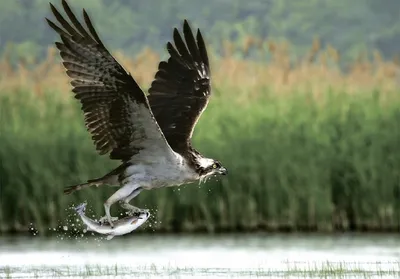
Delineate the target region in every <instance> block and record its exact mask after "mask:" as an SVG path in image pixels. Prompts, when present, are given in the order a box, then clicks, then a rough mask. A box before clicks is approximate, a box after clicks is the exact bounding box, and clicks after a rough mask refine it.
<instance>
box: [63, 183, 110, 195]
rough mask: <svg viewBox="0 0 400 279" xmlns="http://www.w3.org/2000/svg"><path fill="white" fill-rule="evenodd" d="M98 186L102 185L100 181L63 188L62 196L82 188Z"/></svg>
mask: <svg viewBox="0 0 400 279" xmlns="http://www.w3.org/2000/svg"><path fill="white" fill-rule="evenodd" d="M100 184H102V181H101V179H92V180H88V181H87V182H86V183H81V184H76V185H72V186H68V187H65V188H64V194H66V195H69V194H71V193H73V192H75V191H79V190H82V189H84V188H88V187H90V186H99V185H100Z"/></svg>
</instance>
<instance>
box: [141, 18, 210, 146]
mask: <svg viewBox="0 0 400 279" xmlns="http://www.w3.org/2000/svg"><path fill="white" fill-rule="evenodd" d="M183 35H184V39H185V42H186V44H185V42H184V40H183V39H182V37H181V35H180V34H179V32H178V30H177V29H176V28H175V29H174V34H173V38H174V44H175V47H174V46H173V45H172V44H171V43H170V42H168V43H167V50H168V52H169V54H170V58H169V59H168V61H162V62H160V64H159V66H158V71H157V73H156V75H155V79H154V81H153V82H152V84H151V87H150V89H149V96H148V100H149V103H150V106H151V109H152V111H153V114H154V116H155V118H156V120H157V122H158V125H159V126H160V128H161V130H162V131H163V133H164V136H165V138H166V139H167V141H168V143H169V145H170V146H171V147H172V149H174V151H175V152H178V153H181V154H182V153H184V152H185V151H186V150H187V148H188V147H189V146H190V144H191V143H190V141H191V137H192V133H193V130H194V127H195V125H196V123H197V121H198V119H199V117H200V116H201V114H202V112H203V111H204V109H205V108H206V106H207V104H208V99H209V97H210V94H211V88H210V65H209V61H208V56H207V50H206V47H205V44H204V40H203V37H202V35H201V33H200V30H198V31H197V36H196V39H197V40H195V38H194V36H193V33H192V30H191V28H190V26H189V24H188V22H187V21H186V20H185V21H184V24H183Z"/></svg>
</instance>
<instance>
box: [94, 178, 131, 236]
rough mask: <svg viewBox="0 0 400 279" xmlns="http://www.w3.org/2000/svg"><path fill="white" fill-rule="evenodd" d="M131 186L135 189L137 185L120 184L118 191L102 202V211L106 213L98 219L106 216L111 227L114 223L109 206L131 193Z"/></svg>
mask: <svg viewBox="0 0 400 279" xmlns="http://www.w3.org/2000/svg"><path fill="white" fill-rule="evenodd" d="M132 188H133V189H136V188H137V186H135V185H132V184H126V185H124V186H122V187H121V188H120V189H119V190H118V191H116V192H115V193H114V194H113V195H112V196H111V197H109V198H108V199H107V200H106V202H105V203H104V211H105V213H106V215H105V216H104V217H102V218H101V219H100V220H104V219H105V218H107V219H106V220H107V221H108V223H109V224H110V226H111V227H112V228H113V227H114V224H113V218H112V217H111V214H110V208H111V206H112V205H113V204H114V203H116V202H117V201H120V200H122V199H124V198H126V197H128V196H129V195H130V194H131V193H132ZM117 219H118V218H117ZM114 221H115V217H114Z"/></svg>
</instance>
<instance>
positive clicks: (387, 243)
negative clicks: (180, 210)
mask: <svg viewBox="0 0 400 279" xmlns="http://www.w3.org/2000/svg"><path fill="white" fill-rule="evenodd" d="M399 262H400V236H399V235H360V234H337V235H330V236H326V235H316V234H315V235H314V234H307V235H292V234H281V235H280V234H235V235H230V234H228V235H214V236H210V235H162V234H150V235H149V234H146V235H145V234H134V233H132V234H130V235H129V236H123V237H115V238H114V239H112V240H110V241H107V240H105V239H101V238H98V237H86V236H85V237H82V238H81V237H78V238H70V239H68V238H65V237H62V236H58V237H53V238H44V237H38V236H35V237H0V277H5V276H9V277H11V278H26V277H32V278H33V277H39V278H54V277H59V278H62V277H64V276H67V275H68V278H74V276H75V277H77V278H82V275H85V276H86V277H90V276H91V275H96V276H95V277H93V278H100V274H102V275H113V274H114V275H115V274H118V275H119V276H120V277H121V278H215V277H217V278H232V277H235V278H257V277H259V278H263V277H268V278H278V277H280V278H282V276H283V277H285V278H288V277H290V278H297V277H302V278H305V277H311V276H313V275H315V276H317V275H318V274H317V273H318V270H320V271H321V272H322V274H325V275H331V274H326V273H327V272H328V271H329V270H331V271H332V272H334V273H337V272H342V273H343V274H344V275H346V274H347V275H346V278H358V277H360V278H366V277H367V278H374V277H377V278H396V277H399V278H400V264H399ZM386 271H388V272H386ZM72 275H74V276H72ZM320 275H321V274H320ZM332 275H334V274H332ZM397 275H398V276H397ZM349 276H350V277H349ZM393 276H394V277H393ZM317 277H319V276H317ZM104 278H106V277H104ZM107 278H115V276H112V277H107ZM328 278H329V277H328ZM332 278H333V277H332ZM336 278H337V277H336Z"/></svg>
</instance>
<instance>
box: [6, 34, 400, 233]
mask: <svg viewBox="0 0 400 279" xmlns="http://www.w3.org/2000/svg"><path fill="white" fill-rule="evenodd" d="M264 48H267V49H268V50H269V53H272V57H273V59H272V61H271V62H270V63H268V64H263V63H257V62H251V61H244V60H238V59H234V58H233V57H231V56H230V55H229V48H227V56H226V57H222V58H221V57H220V58H217V57H213V59H212V61H213V68H212V74H213V90H214V95H213V97H212V101H211V102H210V104H209V107H208V109H207V110H206V113H204V114H203V116H202V118H201V120H200V122H199V123H198V125H197V128H196V131H195V135H194V145H195V146H196V147H197V148H198V149H199V150H200V151H201V152H202V153H203V154H205V155H206V156H210V157H213V158H217V159H219V160H220V161H222V162H223V164H224V165H225V166H226V167H227V168H228V170H229V175H228V176H227V177H223V178H220V179H217V180H214V181H212V182H209V183H207V184H206V185H200V186H197V184H190V185H187V186H183V187H180V188H169V189H159V190H154V191H149V192H142V194H140V195H139V196H138V197H137V198H135V199H134V200H133V203H134V204H135V205H137V206H139V207H141V208H150V209H151V210H152V212H153V216H154V217H155V220H156V221H157V222H156V223H154V224H152V229H156V230H167V231H171V230H174V231H193V230H207V231H215V230H253V229H265V230H318V231H333V230H337V229H339V230H380V231H383V230H397V231H399V230H400V183H399V182H400V147H399V146H400V145H399V143H400V128H399V123H400V95H399V94H398V93H399V88H400V87H399V83H398V79H397V75H398V68H397V65H396V62H395V61H382V59H380V57H379V55H378V54H375V56H374V58H373V59H372V60H367V59H366V58H362V57H361V56H360V59H359V61H357V62H356V63H355V64H354V65H351V67H349V69H348V71H347V72H346V73H344V72H343V71H341V70H339V67H338V66H337V65H338V63H339V62H338V61H339V59H340V55H339V54H338V53H337V51H335V50H334V49H333V48H332V47H329V48H328V49H326V50H321V49H319V45H318V42H315V43H314V44H313V47H312V48H311V50H310V55H309V56H308V57H305V58H299V59H297V62H293V61H292V62H290V59H289V51H288V50H285V47H284V46H281V45H277V44H273V43H269V45H268V44H266V46H264ZM264 48H263V47H260V51H265V49H264ZM244 51H245V50H244ZM116 56H117V58H118V60H119V61H120V62H122V64H123V65H124V66H125V67H126V68H127V69H129V70H131V71H132V74H133V75H134V77H135V78H136V79H137V80H138V82H139V83H140V84H141V85H142V86H143V88H145V89H146V86H148V85H149V84H150V82H151V79H152V77H153V76H154V73H155V71H156V68H157V63H158V60H159V57H158V56H157V55H156V54H154V53H153V52H151V51H150V50H146V51H144V53H143V54H142V55H139V56H138V57H136V58H135V59H130V58H126V57H124V56H123V55H122V54H121V53H116ZM55 60H56V59H55V58H54V50H52V49H50V50H49V56H48V59H47V60H46V61H44V62H42V63H36V64H32V65H30V64H27V63H24V62H23V61H21V63H20V64H19V66H18V67H17V68H16V69H15V68H12V67H11V66H10V64H9V63H8V62H7V57H4V58H3V59H2V62H1V63H0V73H1V74H0V98H1V101H0V110H1V127H0V128H1V130H0V146H1V147H0V162H1V165H0V179H1V189H0V201H1V204H0V231H3V232H4V231H15V230H17V231H21V230H27V229H28V227H29V225H30V224H31V223H33V224H34V226H35V227H36V228H38V229H39V230H42V231H46V228H47V227H56V226H57V225H58V224H60V223H62V222H63V220H64V218H66V216H67V215H68V214H69V212H68V211H67V210H66V209H67V208H68V207H69V206H70V205H71V204H73V203H75V204H76V203H79V202H81V201H83V200H88V204H89V206H91V207H92V208H93V209H94V210H95V212H96V215H97V216H100V215H103V214H104V212H103V202H104V201H105V199H106V198H107V197H108V196H110V195H111V194H112V192H113V191H115V188H107V187H103V188H98V189H87V190H82V191H80V192H77V193H76V194H74V195H71V196H64V195H63V194H62V189H63V187H65V186H67V185H70V184H75V183H79V182H81V181H85V180H86V179H89V178H94V177H98V176H101V175H103V174H104V173H105V172H108V171H110V170H111V169H112V168H113V167H115V166H117V164H118V162H112V161H110V160H108V159H107V157H106V156H103V157H101V156H98V155H97V154H96V152H95V149H94V146H93V144H92V142H91V139H90V136H89V134H88V133H87V132H86V130H85V128H84V125H83V117H82V113H81V112H80V109H79V104H78V103H77V102H76V100H74V99H73V97H72V93H69V91H70V87H69V84H68V80H67V78H66V76H65V74H64V72H63V69H62V68H61V67H60V65H59V63H57V61H55ZM178 189H179V190H178ZM117 208H118V206H117V205H116V206H115V207H113V208H112V210H113V214H114V215H115V214H116V210H117Z"/></svg>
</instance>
